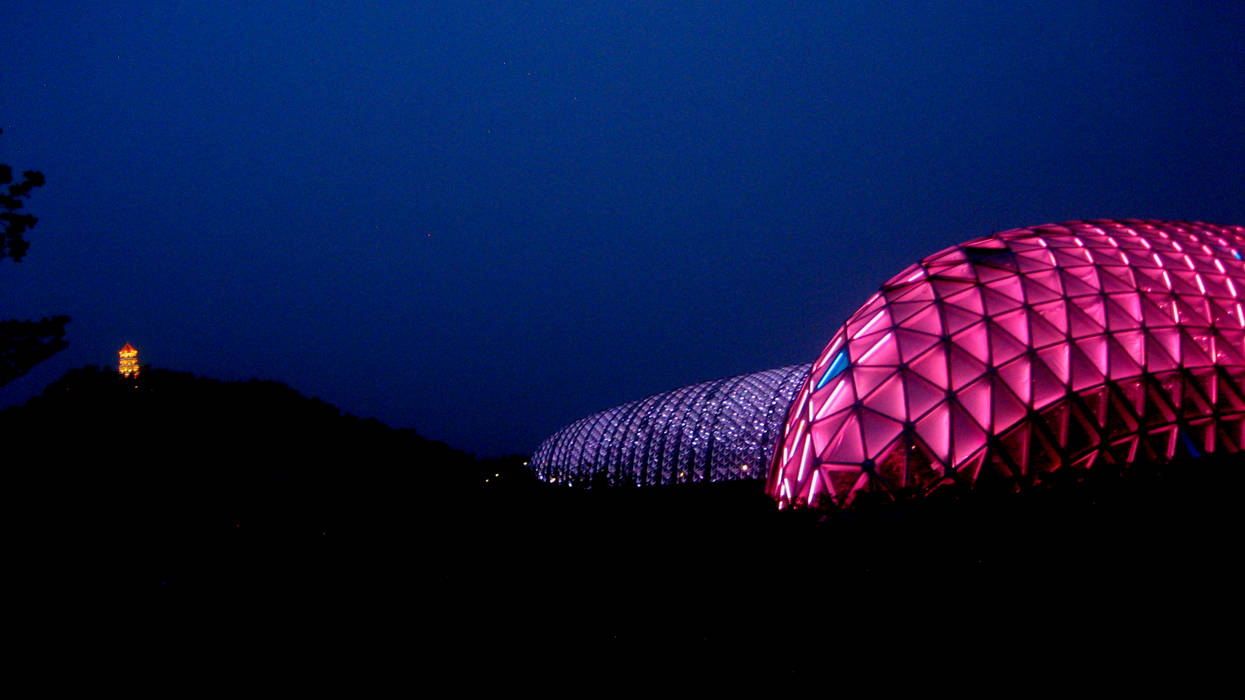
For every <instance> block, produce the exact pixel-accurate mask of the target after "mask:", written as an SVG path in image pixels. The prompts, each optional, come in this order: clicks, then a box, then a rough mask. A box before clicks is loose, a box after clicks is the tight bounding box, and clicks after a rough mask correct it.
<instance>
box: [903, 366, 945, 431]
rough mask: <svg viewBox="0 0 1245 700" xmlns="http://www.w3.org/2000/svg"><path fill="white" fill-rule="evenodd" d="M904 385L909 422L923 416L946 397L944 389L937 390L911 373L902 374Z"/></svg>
mask: <svg viewBox="0 0 1245 700" xmlns="http://www.w3.org/2000/svg"><path fill="white" fill-rule="evenodd" d="M904 384H905V387H906V389H907V391H906V393H905V395H906V396H907V397H908V416H909V418H908V419H909V420H916V419H918V418H920V417H921V416H923V415H925V413H926V412H927V411H929V409H931V408H933V407H934V406H936V405H937V404H938V403H940V402H941V401H943V400H944V399H946V397H947V392H946V390H945V389H939V388H938V387H936V386H934V385H933V384H931V383H929V382H927V381H925V380H924V379H921V377H920V376H919V375H917V374H916V373H915V372H912V371H905V372H904Z"/></svg>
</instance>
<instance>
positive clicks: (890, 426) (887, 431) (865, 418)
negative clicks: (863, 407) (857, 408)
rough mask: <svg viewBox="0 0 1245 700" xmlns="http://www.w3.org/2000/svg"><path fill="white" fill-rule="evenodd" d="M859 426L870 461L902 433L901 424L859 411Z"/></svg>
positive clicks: (870, 412)
mask: <svg viewBox="0 0 1245 700" xmlns="http://www.w3.org/2000/svg"><path fill="white" fill-rule="evenodd" d="M860 426H861V430H862V432H863V433H864V437H865V451H866V452H867V453H868V455H869V457H870V458H871V459H876V458H877V457H878V455H880V454H881V453H882V451H883V449H884V448H885V447H886V446H887V445H889V444H890V443H891V441H893V440H894V439H895V438H897V437H899V434H900V433H901V432H903V423H901V422H899V421H896V420H891V419H890V418H887V417H885V416H882V415H879V414H877V413H873V412H872V411H861V413H860Z"/></svg>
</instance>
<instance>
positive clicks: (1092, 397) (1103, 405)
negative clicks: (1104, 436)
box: [1080, 386, 1111, 427]
mask: <svg viewBox="0 0 1245 700" xmlns="http://www.w3.org/2000/svg"><path fill="white" fill-rule="evenodd" d="M1080 396H1081V402H1082V403H1084V404H1085V410H1086V411H1088V413H1089V416H1090V417H1091V418H1093V419H1094V425H1096V426H1098V427H1101V426H1103V425H1106V419H1107V409H1108V406H1109V400H1110V398H1111V392H1110V391H1108V389H1107V387H1105V386H1099V387H1094V388H1093V389H1089V390H1087V391H1082V392H1081V394H1080Z"/></svg>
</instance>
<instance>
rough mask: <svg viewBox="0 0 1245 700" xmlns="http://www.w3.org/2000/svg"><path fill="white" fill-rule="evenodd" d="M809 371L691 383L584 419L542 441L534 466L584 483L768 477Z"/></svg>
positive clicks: (549, 475)
mask: <svg viewBox="0 0 1245 700" xmlns="http://www.w3.org/2000/svg"><path fill="white" fill-rule="evenodd" d="M808 369H809V365H807V364H805V365H793V366H790V367H782V368H779V369H771V370H767V371H765V372H757V373H755V374H745V375H741V376H737V377H730V378H727V379H719V380H716V381H712V382H705V383H702V384H694V385H692V386H686V387H683V388H681V389H675V390H673V391H668V392H665V393H662V394H657V395H655V396H650V397H648V398H646V399H641V400H639V401H632V402H631V403H626V404H623V405H621V406H618V407H616V408H611V409H609V410H606V411H602V412H600V413H596V414H594V415H591V416H588V417H587V418H582V419H580V420H578V421H576V422H574V423H572V424H570V425H568V426H567V427H565V428H563V429H562V430H560V431H558V432H557V433H555V434H554V435H553V436H551V437H549V438H548V439H546V440H545V441H544V442H543V443H541V445H540V447H538V448H537V449H536V454H535V455H533V457H532V460H531V462H532V464H531V468H532V469H533V470H534V471H535V472H536V475H537V476H538V477H539V478H541V479H542V480H544V481H548V482H552V483H558V484H567V485H572V486H575V485H578V486H587V487H593V486H651V485H656V484H674V483H690V482H697V481H706V480H708V481H727V480H734V479H760V478H764V477H765V474H766V469H767V467H768V464H769V460H770V457H771V455H773V453H774V444H775V442H776V441H777V439H778V433H779V431H780V430H781V428H782V422H783V419H784V418H785V417H786V415H787V408H788V406H790V405H791V398H792V397H793V396H794V395H795V392H796V390H797V389H798V388H799V387H800V383H801V382H803V381H804V379H805V377H806V376H807V375H808Z"/></svg>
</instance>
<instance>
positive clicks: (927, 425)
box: [916, 404, 951, 464]
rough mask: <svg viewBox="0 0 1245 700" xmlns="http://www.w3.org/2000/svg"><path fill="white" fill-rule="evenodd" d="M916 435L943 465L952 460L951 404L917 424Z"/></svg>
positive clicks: (937, 409) (938, 409)
mask: <svg viewBox="0 0 1245 700" xmlns="http://www.w3.org/2000/svg"><path fill="white" fill-rule="evenodd" d="M916 434H917V435H919V436H920V438H921V439H922V440H923V441H925V444H926V445H929V448H930V451H932V452H933V453H934V455H935V456H936V457H937V458H938V460H939V461H941V462H942V463H943V464H947V463H949V461H950V459H951V410H950V404H944V405H943V406H941V407H940V408H936V409H934V410H933V411H931V412H930V413H929V415H927V416H925V417H924V418H922V419H921V420H919V421H917V423H916Z"/></svg>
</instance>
